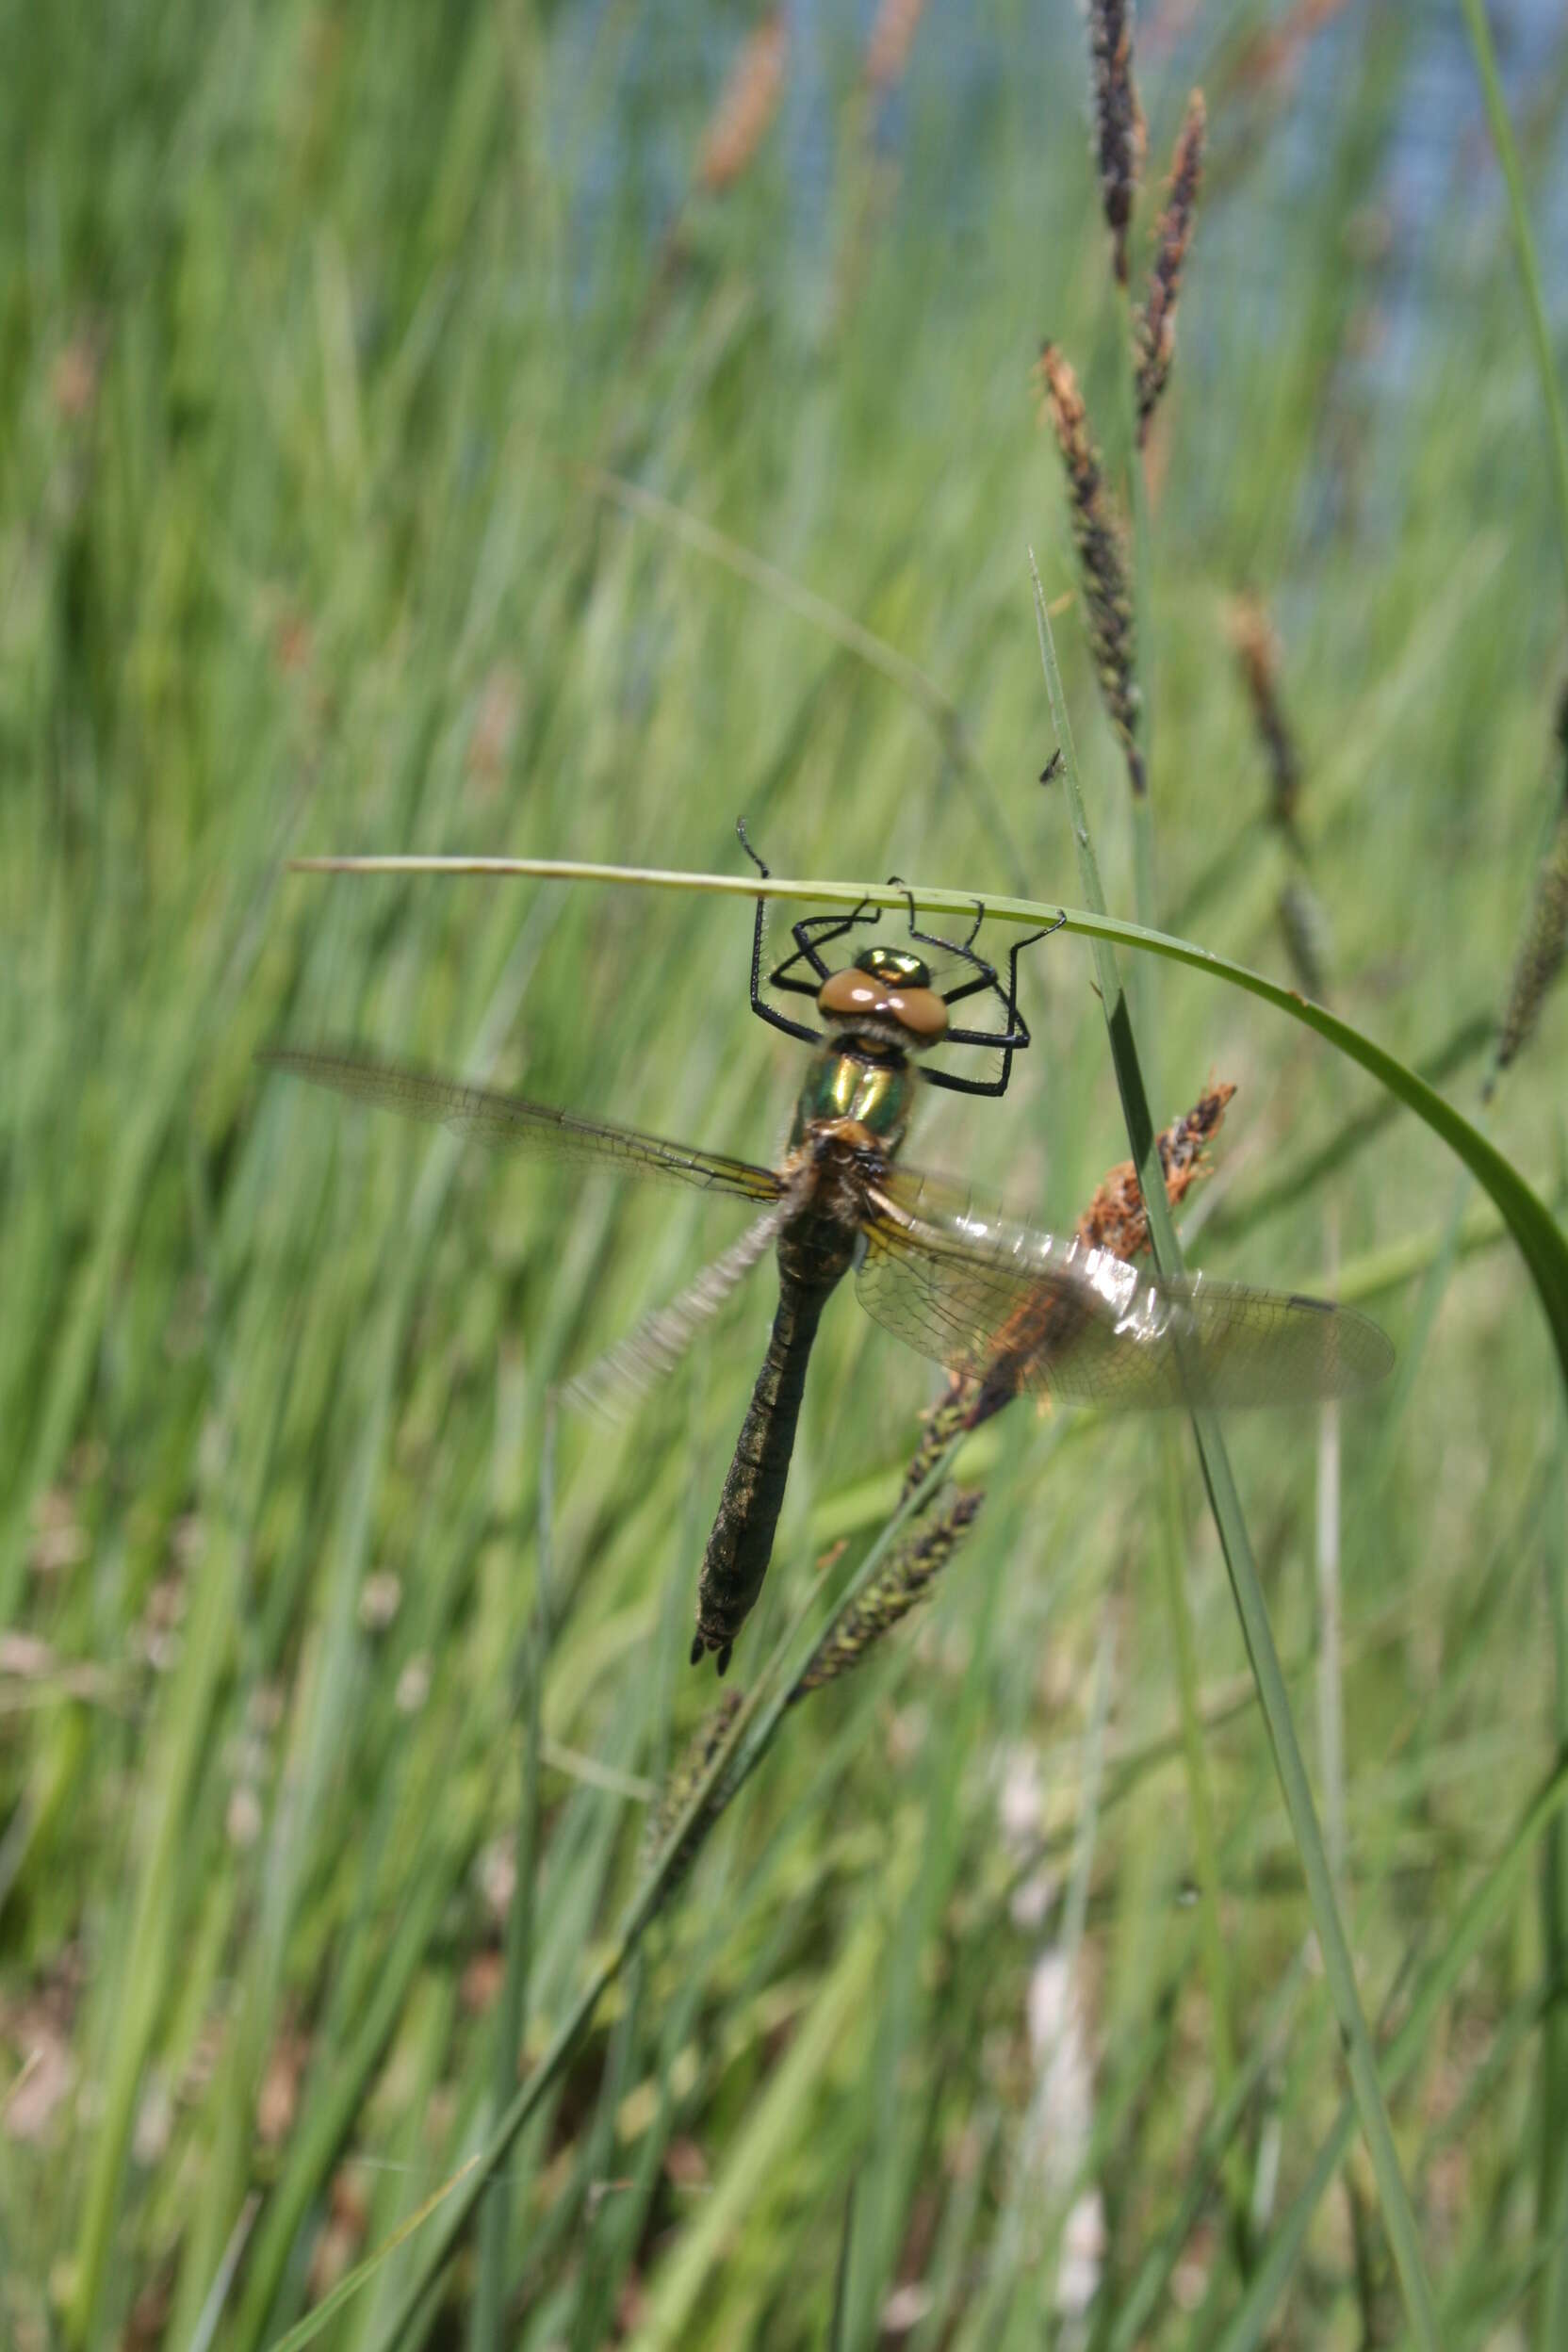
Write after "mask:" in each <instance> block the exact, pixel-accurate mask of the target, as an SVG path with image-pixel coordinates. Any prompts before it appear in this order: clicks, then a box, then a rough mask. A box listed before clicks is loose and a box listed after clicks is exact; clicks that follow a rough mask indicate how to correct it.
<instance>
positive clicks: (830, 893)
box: [291, 856, 1568, 1382]
mask: <svg viewBox="0 0 1568 2352" xmlns="http://www.w3.org/2000/svg"><path fill="white" fill-rule="evenodd" d="M291 863H292V865H293V867H294V869H295V870H296V871H297V872H300V873H307V874H488V875H498V874H511V875H517V876H529V877H531V878H533V879H535V880H543V881H557V882H599V883H607V884H610V885H613V886H619V887H622V888H628V887H629V888H637V889H643V890H697V891H702V892H706V893H708V894H709V895H711V896H717V897H725V898H744V899H756V898H792V899H801V900H805V901H807V902H811V903H815V904H817V905H820V906H824V907H854V906H857V905H858V904H859V903H860V902H861V901H864V902H865V904H866V905H867V906H869V907H891V908H894V909H897V908H902V907H904V906H905V905H906V904H907V901H906V898H905V894H904V891H903V890H890V889H889V888H888V887H887V886H886V885H885V884H881V883H874V884H866V883H859V882H818V881H809V880H793V879H791V878H789V877H786V876H780V875H771V876H770V877H769V878H768V879H767V880H766V881H762V880H760V879H758V878H756V877H747V876H744V875H741V874H685V873H679V872H676V871H671V870H666V869H664V868H661V867H641V866H607V865H592V864H584V863H580V862H577V861H574V860H564V859H555V858H423V857H380V856H376V857H368V858H340V857H322V858H294V859H293V860H291ZM914 902H915V906H916V907H917V908H918V909H919V910H920V912H922V913H923V914H934V915H951V916H956V917H961V918H962V919H963V920H964V921H966V922H970V921H972V920H973V916H974V907H975V896H974V893H973V892H968V893H966V892H964V891H961V890H923V889H921V888H919V887H918V886H916V887H914ZM983 903H984V906H985V910H986V920H987V921H988V923H1019V924H1025V925H1032V926H1038V925H1039V924H1040V923H1054V921H1055V920H1056V918H1057V916H1058V915H1060V916H1061V917H1062V918H1063V924H1064V928H1065V929H1067V930H1069V931H1072V932H1076V933H1077V934H1078V935H1079V937H1080V938H1083V939H1102V940H1106V941H1110V942H1112V943H1113V944H1115V945H1118V946H1121V947H1131V948H1135V949H1137V950H1138V951H1139V952H1140V953H1141V954H1144V955H1150V956H1166V957H1167V958H1168V959H1169V960H1170V961H1171V962H1173V963H1179V964H1185V965H1187V966H1188V967H1190V969H1192V970H1193V971H1195V972H1207V973H1208V974H1209V975H1210V977H1211V978H1213V979H1216V980H1223V981H1225V982H1226V983H1227V984H1228V985H1229V986H1230V987H1232V988H1242V989H1244V990H1245V991H1246V992H1247V994H1248V995H1250V996H1255V997H1258V998H1261V1000H1262V1001H1263V1002H1264V1003H1265V1004H1266V1005H1272V1006H1273V1007H1274V1009H1275V1010H1276V1011H1277V1012H1282V1013H1287V1014H1288V1015H1289V1016H1290V1018H1291V1020H1292V1021H1299V1022H1300V1023H1301V1024H1302V1026H1303V1027H1305V1028H1308V1029H1311V1030H1314V1031H1315V1033H1316V1035H1317V1036H1318V1037H1322V1038H1323V1039H1324V1041H1325V1043H1327V1044H1329V1045H1331V1046H1332V1047H1333V1048H1334V1049H1335V1051H1336V1052H1337V1053H1340V1054H1344V1055H1345V1056H1346V1058H1347V1059H1348V1060H1349V1061H1352V1062H1356V1063H1358V1064H1359V1065H1360V1067H1361V1068H1362V1069H1363V1070H1365V1071H1367V1073H1368V1074H1369V1075H1370V1076H1371V1077H1373V1078H1375V1079H1376V1080H1377V1081H1378V1083H1379V1085H1380V1086H1382V1087H1383V1088H1384V1089H1385V1090H1386V1091H1387V1092H1388V1093H1389V1094H1390V1095H1391V1096H1393V1098H1394V1099H1395V1101H1396V1102H1398V1103H1403V1104H1404V1106H1405V1108H1406V1109H1407V1110H1409V1111H1413V1113H1414V1115H1415V1117H1416V1118H1417V1119H1420V1120H1421V1121H1422V1123H1423V1124H1424V1125H1425V1126H1427V1127H1429V1128H1430V1130H1431V1132H1432V1133H1433V1135H1436V1136H1438V1137H1439V1139H1440V1140H1441V1141H1442V1142H1444V1143H1446V1145H1447V1147H1448V1149H1449V1150H1450V1151H1451V1152H1453V1153H1454V1155H1455V1157H1456V1158H1457V1159H1459V1160H1461V1161H1462V1163H1463V1164H1464V1166H1465V1167H1466V1168H1468V1169H1469V1170H1470V1173H1471V1174H1472V1175H1473V1176H1474V1177H1475V1178H1476V1180H1477V1182H1478V1184H1480V1185H1481V1187H1482V1189H1483V1190H1484V1191H1485V1192H1487V1193H1488V1194H1489V1195H1490V1196H1491V1198H1492V1200H1493V1201H1495V1203H1496V1206H1497V1208H1498V1210H1499V1212H1500V1213H1501V1216H1502V1217H1503V1221H1504V1223H1505V1224H1506V1225H1507V1226H1508V1229H1509V1231H1510V1233H1511V1234H1512V1235H1513V1239H1514V1242H1515V1243H1516V1245H1517V1247H1518V1250H1519V1252H1520V1255H1521V1256H1522V1257H1523V1259H1524V1261H1525V1264H1526V1266H1527V1267H1528V1269H1529V1273H1530V1277H1531V1280H1532V1281H1533V1282H1534V1283H1535V1287H1536V1290H1537V1293H1538V1294H1539V1296H1540V1299H1541V1304H1542V1307H1543V1309H1544V1313H1545V1315H1546V1320H1547V1323H1548V1325H1549V1326H1550V1329H1551V1333H1552V1340H1553V1344H1554V1346H1555V1348H1556V1349H1557V1354H1558V1361H1559V1363H1560V1365H1561V1367H1562V1372H1563V1378H1564V1381H1565V1382H1568V1238H1565V1237H1564V1235H1563V1233H1562V1230H1561V1228H1560V1226H1559V1225H1558V1223H1557V1221H1556V1219H1555V1218H1554V1217H1552V1215H1551V1213H1550V1211H1549V1210H1548V1209H1547V1207H1546V1204H1545V1202H1544V1201H1543V1200H1542V1199H1541V1197H1540V1195H1539V1194H1538V1193H1537V1192H1536V1191H1535V1190H1534V1189H1533V1187H1532V1186H1531V1185H1530V1184H1527V1182H1526V1181H1525V1179H1524V1177H1522V1176H1521V1175H1520V1174H1519V1173H1518V1171H1517V1169H1516V1168H1513V1167H1511V1165H1510V1163H1509V1161H1508V1160H1506V1159H1505V1158H1504V1156H1503V1154H1502V1153H1501V1152H1499V1151H1498V1150H1497V1148H1496V1146H1495V1144H1494V1143H1492V1142H1491V1141H1490V1140H1489V1139H1488V1138H1487V1137H1486V1136H1485V1135H1482V1133H1481V1132H1480V1130H1479V1128H1478V1127H1477V1126H1476V1125H1475V1123H1474V1121H1473V1120H1471V1119H1466V1118H1465V1116H1464V1114H1463V1112H1462V1111H1460V1110H1457V1109H1456V1108H1455V1107H1454V1105H1453V1103H1450V1102H1448V1101H1447V1100H1446V1097H1445V1096H1443V1095H1441V1094H1439V1093H1438V1092H1437V1090H1436V1088H1435V1087H1434V1086H1430V1085H1429V1084H1428V1082H1427V1081H1426V1080H1425V1079H1424V1078H1422V1077H1421V1076H1420V1075H1419V1074H1418V1073H1417V1072H1416V1071H1415V1070H1412V1069H1411V1067H1410V1065H1409V1064H1408V1063H1406V1062H1402V1061H1401V1060H1400V1059H1399V1057H1398V1055H1397V1054H1391V1053H1390V1052H1389V1051H1388V1049H1387V1047H1386V1046H1381V1045H1380V1044H1379V1043H1378V1042H1377V1040H1376V1038H1374V1037H1368V1036H1367V1035H1366V1034H1365V1032H1364V1030H1361V1029H1358V1028H1357V1027H1356V1025H1355V1023H1354V1022H1353V1021H1347V1020H1346V1019H1345V1018H1344V1017H1343V1015H1341V1014H1339V1013H1332V1012H1330V1010H1329V1009H1328V1007H1327V1006H1326V1005H1318V1004H1315V1002H1314V1001H1313V999H1312V998H1311V997H1307V996H1303V995H1301V993H1300V992H1299V989H1296V988H1283V987H1282V986H1281V984H1280V983H1279V982H1278V981H1277V980H1270V979H1269V978H1267V977H1266V974H1265V973H1263V972H1253V971H1251V970H1250V968H1249V967H1248V966H1247V965H1246V964H1237V963H1233V962H1232V960H1231V959H1230V957H1229V956H1219V955H1217V954H1215V952H1214V951H1213V950H1212V949H1211V948H1206V947H1200V946H1198V945H1197V944H1196V943H1195V942H1194V941H1193V940H1191V939H1176V938H1174V937H1173V936H1172V935H1171V934H1170V933H1168V932H1165V931H1151V930H1149V929H1147V928H1146V927H1145V926H1144V925H1143V924H1141V923H1125V922H1123V921H1122V920H1121V919H1120V918H1119V916H1116V915H1111V914H1106V913H1102V912H1098V911H1095V910H1092V909H1089V908H1086V907H1058V906H1056V905H1054V904H1051V905H1047V904H1042V903H1041V902H1040V901H1038V900H1037V899H1026V898H1002V897H998V898H988V899H985V900H984V902H983Z"/></svg>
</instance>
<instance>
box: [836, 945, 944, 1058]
mask: <svg viewBox="0 0 1568 2352" xmlns="http://www.w3.org/2000/svg"><path fill="white" fill-rule="evenodd" d="M817 1010H818V1011H819V1012H821V1013H827V1014H831V1015H836V1016H837V1018H838V1019H839V1020H841V1021H845V1020H848V1021H854V1020H856V1019H857V1018H858V1019H859V1020H862V1021H873V1020H880V1021H896V1022H897V1023H898V1025H899V1027H900V1028H901V1029H904V1030H907V1032H908V1034H909V1036H910V1037H911V1038H912V1039H914V1040H915V1042H916V1043H918V1044H921V1045H934V1044H935V1043H936V1041H937V1039H938V1038H939V1037H945V1036H946V1034H947V1006H946V1005H944V1004H943V1003H942V1000H941V998H940V997H939V995H938V994H937V992H936V990H935V989H934V988H897V987H890V986H889V984H888V981H887V980H886V979H884V978H881V977H879V976H878V975H876V974H875V973H873V972H864V971H862V970H861V969H860V968H859V966H858V965H855V964H851V965H850V966H849V967H848V969H847V970H846V971H843V972H830V973H829V975H828V977H827V978H826V979H825V981H824V982H823V984H822V987H821V988H819V989H818V991H817Z"/></svg>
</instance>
